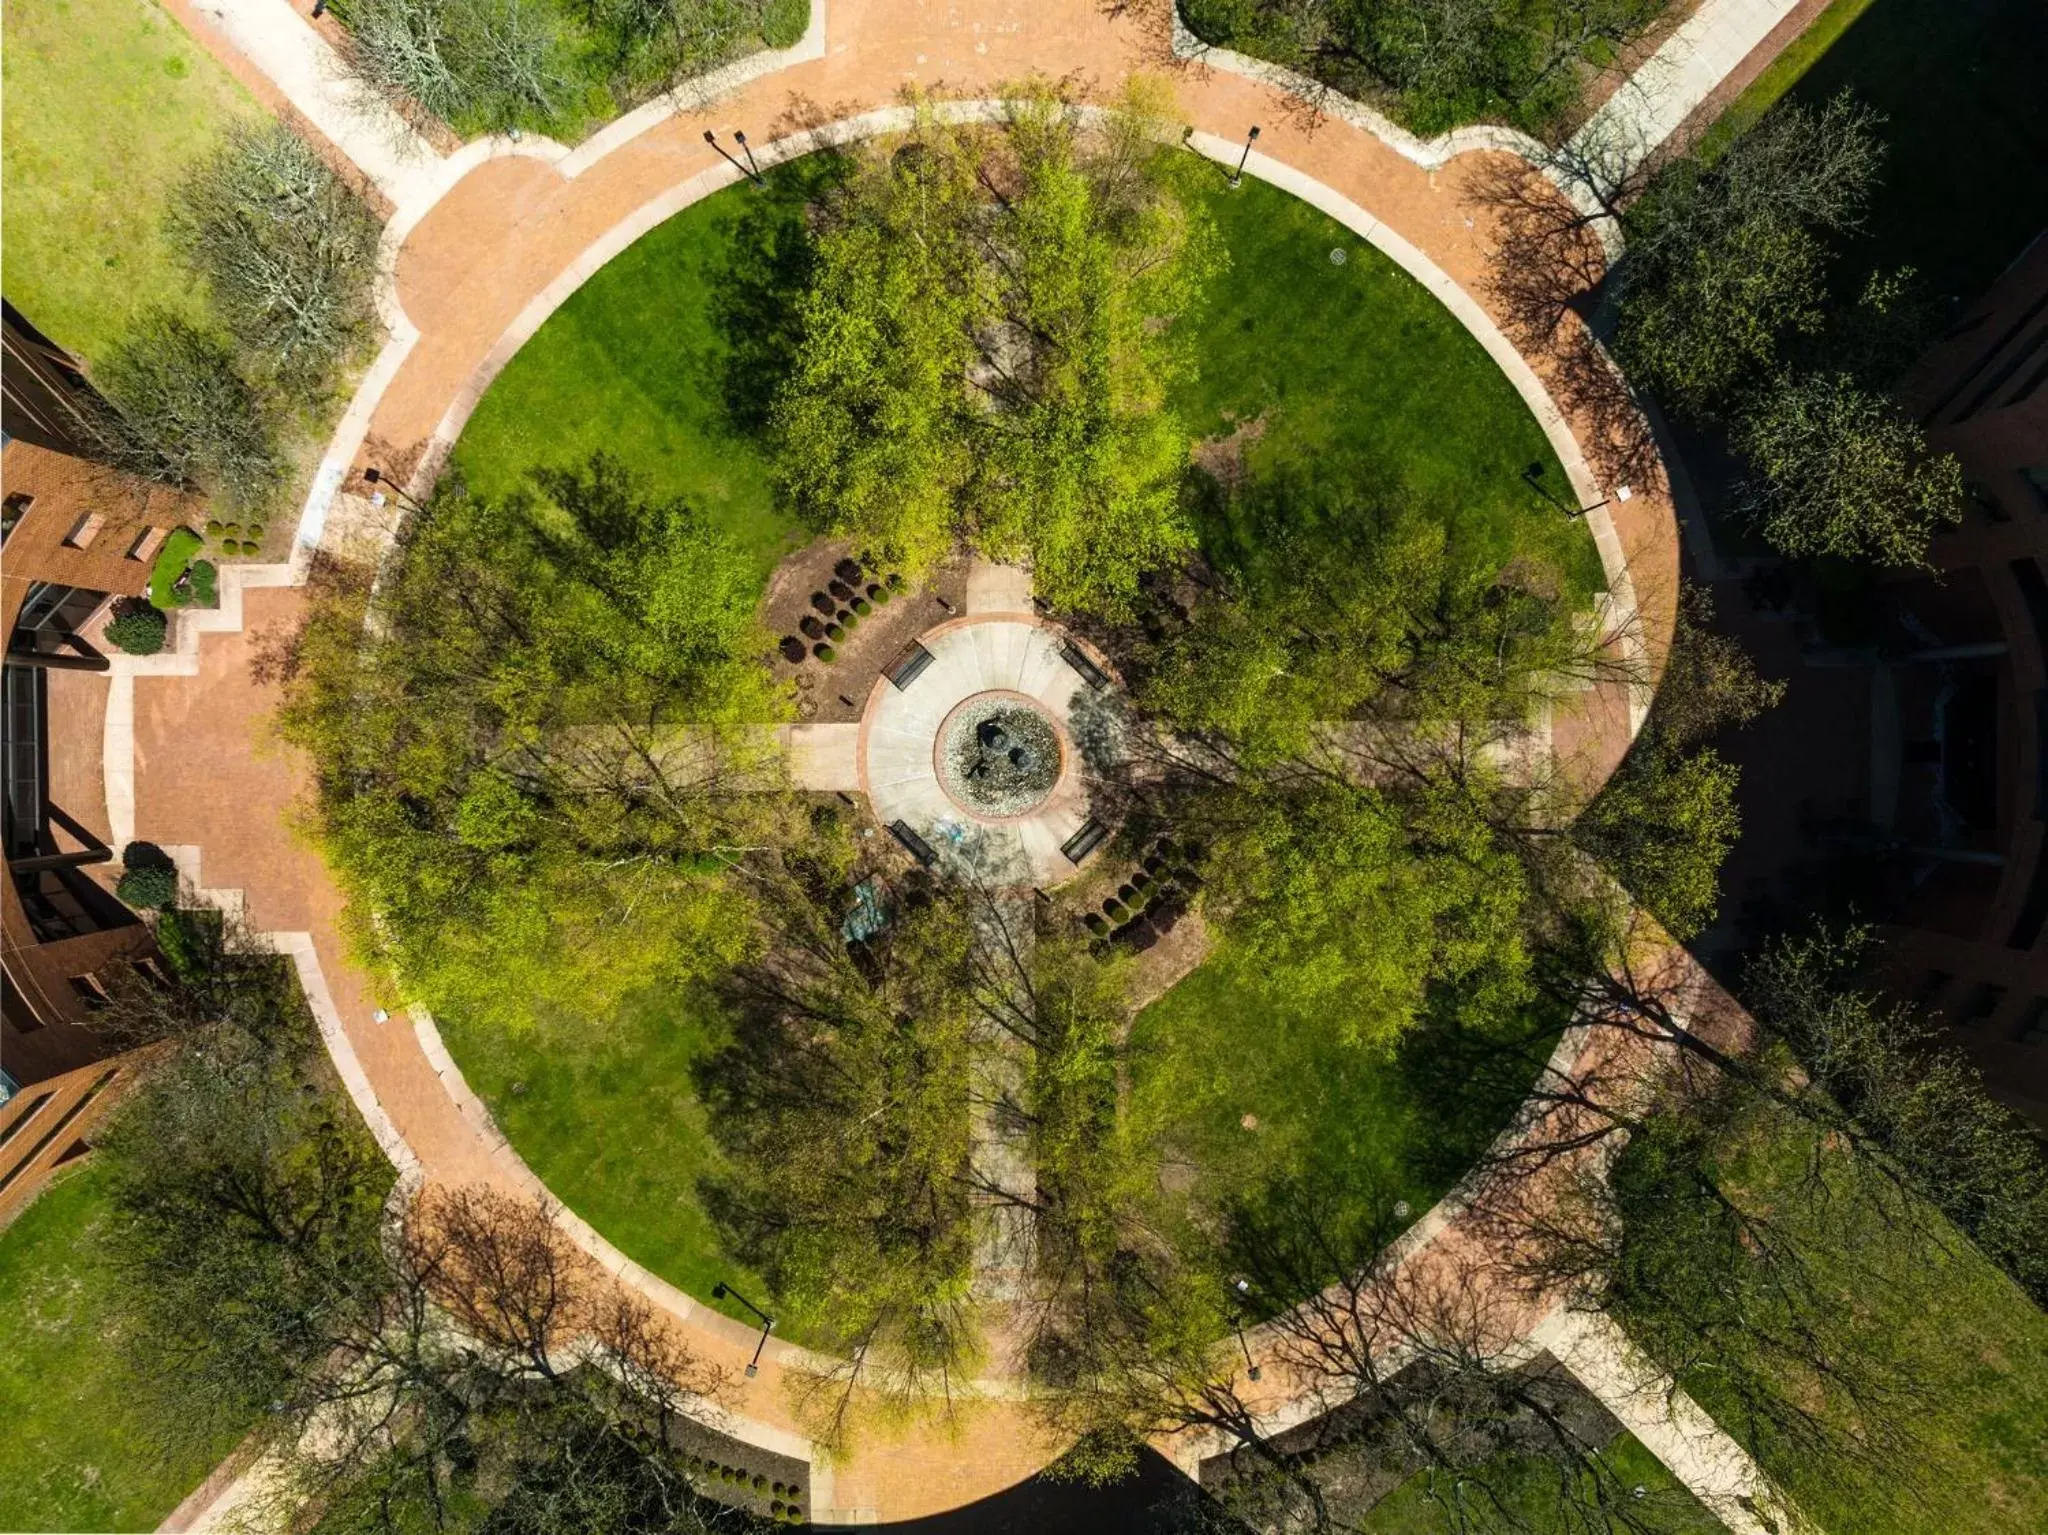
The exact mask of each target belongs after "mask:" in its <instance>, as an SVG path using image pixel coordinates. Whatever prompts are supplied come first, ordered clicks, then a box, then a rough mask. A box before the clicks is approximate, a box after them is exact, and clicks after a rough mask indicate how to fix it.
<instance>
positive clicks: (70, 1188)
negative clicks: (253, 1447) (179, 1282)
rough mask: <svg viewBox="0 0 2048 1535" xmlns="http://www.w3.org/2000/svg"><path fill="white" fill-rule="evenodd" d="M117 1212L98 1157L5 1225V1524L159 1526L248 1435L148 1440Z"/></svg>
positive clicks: (1, 1392)
mask: <svg viewBox="0 0 2048 1535" xmlns="http://www.w3.org/2000/svg"><path fill="white" fill-rule="evenodd" d="M107 1219H108V1210H107V1204H106V1194H105V1189H104V1185H103V1180H102V1178H101V1177H100V1174H99V1171H98V1169H96V1168H94V1167H93V1166H91V1165H90V1164H88V1165H87V1166H85V1167H84V1168H81V1169H80V1170H78V1171H76V1172H74V1173H71V1174H69V1175H67V1176H61V1177H59V1178H58V1179H56V1180H55V1181H53V1182H52V1183H51V1184H50V1186H49V1187H48V1188H46V1189H44V1190H43V1192H42V1194H41V1195H40V1196H39V1197H38V1198H37V1199H36V1201H35V1203H34V1204H32V1205H30V1206H29V1207H28V1209H27V1210H25V1211H24V1212H22V1214H21V1216H20V1217H19V1218H18V1219H16V1220H15V1222H14V1223H13V1224H12V1225H11V1226H9V1227H7V1229H6V1230H5V1231H0V1423H4V1424H5V1425H6V1430H5V1432H4V1433H0V1529H6V1530H153V1529H155V1528H156V1527H157V1525H158V1524H159V1523H161V1522H162V1520H163V1518H164V1516H165V1515H166V1514H168V1513H169V1512H170V1511H171V1510H172V1509H173V1508H175V1507H177V1505H178V1504H179V1502H180V1501H181V1500H182V1499H183V1498H184V1497H185V1495H186V1494H187V1493H189V1492H191V1491H192V1489H193V1488H194V1487H196V1486H198V1485H199V1483H200V1482H201V1481H203V1480H205V1478H206V1474H207V1473H208V1472H209V1471H211V1470H212V1469H213V1468H214V1466H215V1465H217V1464H218V1463H219V1462H220V1460H221V1459H222V1457H224V1456H225V1455H226V1454H227V1452H228V1451H229V1450H231V1449H233V1448H234V1445H235V1442H236V1440H237V1439H238V1438H239V1437H240V1436H239V1435H230V1436H228V1437H226V1438H224V1439H223V1440H222V1441H221V1442H220V1443H219V1444H217V1445H214V1446H212V1447H211V1448H208V1449H205V1450H203V1451H191V1452H188V1453H187V1454H186V1455H185V1456H184V1457H182V1458H174V1459H172V1460H171V1461H169V1462H168V1463H166V1462H164V1461H162V1460H160V1459H158V1458H157V1456H156V1455H155V1454H154V1453H153V1452H152V1451H151V1450H150V1449H149V1448H148V1445H149V1444H150V1442H151V1440H152V1438H153V1437H154V1436H153V1435H151V1433H150V1431H149V1424H147V1423H146V1422H142V1421H139V1419H138V1417H137V1411H138V1409H137V1408H136V1406H135V1404H136V1402H137V1401H138V1400H139V1397H138V1394H137V1393H136V1392H135V1391H134V1389H133V1384H132V1382H131V1381H130V1380H129V1379H128V1377H127V1375H126V1373H125V1372H124V1369H123V1367H122V1364H121V1357H120V1352H119V1350H118V1349H117V1348H116V1347H114V1346H112V1340H111V1339H110V1337H109V1333H108V1329H109V1326H110V1325H111V1321H112V1317H113V1314H114V1313H113V1306H112V1303H111V1297H112V1295H113V1291H114V1286H115V1285H116V1283H117V1282H118V1281H117V1279H116V1277H115V1275H114V1274H113V1273H112V1272H111V1271H110V1270H109V1269H108V1267H107V1266H106V1265H105V1263H104V1262H103V1261H102V1260H101V1258H100V1257H99V1255H98V1249H97V1245H96V1242H95V1237H96V1235H97V1233H98V1231H99V1230H100V1229H101V1227H102V1225H103V1223H104V1222H105V1221H106V1220H107Z"/></svg>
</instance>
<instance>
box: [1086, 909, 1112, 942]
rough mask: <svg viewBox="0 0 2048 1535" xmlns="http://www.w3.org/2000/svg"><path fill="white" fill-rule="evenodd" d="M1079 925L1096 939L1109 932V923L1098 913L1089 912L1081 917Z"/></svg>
mask: <svg viewBox="0 0 2048 1535" xmlns="http://www.w3.org/2000/svg"><path fill="white" fill-rule="evenodd" d="M1081 925H1082V926H1083V927H1085V928H1087V929H1088V931H1089V932H1091V933H1093V934H1095V936H1096V937H1098V938H1100V937H1101V936H1102V935H1103V934H1105V933H1107V932H1108V931H1109V923H1108V922H1107V921H1105V920H1104V919H1103V915H1102V913H1101V912H1099V911H1091V912H1089V913H1087V914H1086V915H1085V916H1083V917H1082V918H1081Z"/></svg>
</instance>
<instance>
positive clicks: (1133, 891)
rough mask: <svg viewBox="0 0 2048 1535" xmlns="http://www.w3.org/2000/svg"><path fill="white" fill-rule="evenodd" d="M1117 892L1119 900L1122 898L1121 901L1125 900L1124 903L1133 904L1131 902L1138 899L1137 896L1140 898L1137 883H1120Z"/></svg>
mask: <svg viewBox="0 0 2048 1535" xmlns="http://www.w3.org/2000/svg"><path fill="white" fill-rule="evenodd" d="M1116 894H1117V899H1118V900H1120V901H1122V902H1123V903H1124V904H1125V905H1126V906H1128V905H1130V904H1131V903H1132V902H1133V901H1135V900H1137V898H1138V887H1137V886H1136V885H1132V884H1124V885H1119V886H1118V887H1117V892H1116Z"/></svg>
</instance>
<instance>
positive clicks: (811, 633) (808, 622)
mask: <svg viewBox="0 0 2048 1535" xmlns="http://www.w3.org/2000/svg"><path fill="white" fill-rule="evenodd" d="M797 628H798V629H800V630H801V631H802V632H803V634H804V637H805V638H806V639H813V640H821V639H823V638H824V637H825V625H824V623H823V622H822V621H821V620H820V619H819V618H818V617H817V616H816V615H815V614H812V613H806V614H805V615H804V616H803V617H802V618H801V619H799V620H798V621H797Z"/></svg>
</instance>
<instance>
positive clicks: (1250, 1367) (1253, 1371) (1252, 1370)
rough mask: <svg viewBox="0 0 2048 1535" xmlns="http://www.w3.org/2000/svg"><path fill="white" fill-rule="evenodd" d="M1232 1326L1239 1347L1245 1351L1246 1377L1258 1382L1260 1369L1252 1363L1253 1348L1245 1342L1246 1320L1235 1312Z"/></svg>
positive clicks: (1231, 1320) (1232, 1315)
mask: <svg viewBox="0 0 2048 1535" xmlns="http://www.w3.org/2000/svg"><path fill="white" fill-rule="evenodd" d="M1230 1326H1231V1328H1232V1330H1233V1331H1235V1332H1236V1334H1237V1346H1238V1347H1239V1348H1241V1349H1243V1350H1244V1373H1245V1376H1246V1378H1248V1379H1250V1380H1257V1379H1258V1378H1259V1367H1258V1366H1257V1365H1255V1364H1253V1363H1252V1346H1251V1345H1250V1344H1249V1343H1247V1342H1245V1341H1244V1318H1243V1317H1241V1316H1239V1315H1238V1314H1237V1313H1236V1312H1234V1311H1233V1312H1232V1313H1231V1314H1230Z"/></svg>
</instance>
